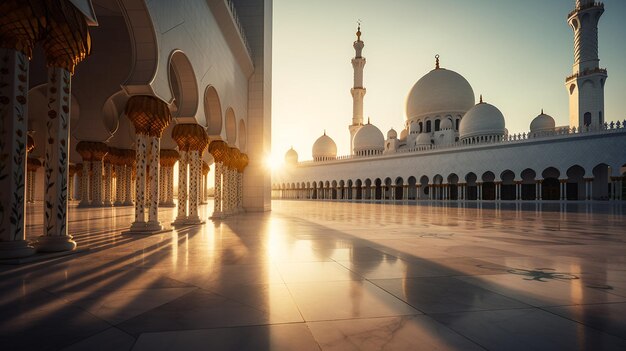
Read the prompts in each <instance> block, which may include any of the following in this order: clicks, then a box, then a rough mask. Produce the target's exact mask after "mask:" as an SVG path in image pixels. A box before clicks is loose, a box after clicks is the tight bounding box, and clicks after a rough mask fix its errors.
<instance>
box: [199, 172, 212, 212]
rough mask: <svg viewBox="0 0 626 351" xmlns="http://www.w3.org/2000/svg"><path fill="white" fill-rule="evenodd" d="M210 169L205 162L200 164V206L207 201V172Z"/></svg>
mask: <svg viewBox="0 0 626 351" xmlns="http://www.w3.org/2000/svg"><path fill="white" fill-rule="evenodd" d="M210 170H211V167H209V165H208V164H207V163H206V162H202V197H201V198H202V201H201V203H202V204H206V203H207V201H208V199H209V189H207V188H208V186H209V171H210Z"/></svg>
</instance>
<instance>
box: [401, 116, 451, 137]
mask: <svg viewBox="0 0 626 351" xmlns="http://www.w3.org/2000/svg"><path fill="white" fill-rule="evenodd" d="M447 119H449V120H450V121H452V124H453V128H454V130H455V131H458V130H459V127H460V125H461V115H457V116H455V117H453V116H452V115H446V116H445V117H443V118H442V117H441V116H437V117H435V118H431V117H426V118H424V120H422V119H421V118H420V119H417V120H414V121H411V122H410V123H409V132H410V133H411V134H414V133H431V132H438V131H440V130H441V121H443V120H447Z"/></svg>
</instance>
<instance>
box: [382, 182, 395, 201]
mask: <svg viewBox="0 0 626 351" xmlns="http://www.w3.org/2000/svg"><path fill="white" fill-rule="evenodd" d="M383 185H384V188H383V199H384V200H391V195H392V193H391V192H392V189H393V186H392V183H391V178H389V177H387V178H385V182H384V184H383Z"/></svg>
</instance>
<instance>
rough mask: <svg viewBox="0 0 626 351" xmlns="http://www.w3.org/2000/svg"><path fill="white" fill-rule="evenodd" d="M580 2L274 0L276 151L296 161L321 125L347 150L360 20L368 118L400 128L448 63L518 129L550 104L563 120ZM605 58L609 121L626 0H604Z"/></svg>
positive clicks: (620, 75)
mask: <svg viewBox="0 0 626 351" xmlns="http://www.w3.org/2000/svg"><path fill="white" fill-rule="evenodd" d="M574 3H575V1H574V0H524V1H522V0H471V1H470V0H436V1H434V0H386V1H383V0H360V1H356V0H316V1H309V0H274V17H273V22H274V28H273V43H272V45H273V67H272V70H273V72H272V74H273V76H272V89H273V92H272V155H273V157H274V159H276V158H279V159H282V157H283V155H284V153H285V152H286V151H287V150H288V149H289V147H290V146H292V145H293V147H294V149H296V151H297V152H298V154H299V158H300V160H309V159H311V147H312V145H313V143H314V142H315V140H316V139H317V138H318V137H319V136H320V135H322V133H323V132H324V129H326V132H327V134H328V135H329V136H330V137H332V138H333V139H334V140H335V142H336V143H337V147H338V154H339V155H346V154H349V147H350V146H349V145H350V134H349V132H348V125H349V124H350V123H351V118H352V97H351V95H350V88H351V87H352V65H351V63H350V60H351V58H352V57H354V49H353V48H352V43H353V41H354V40H355V39H356V36H355V32H356V22H357V20H358V19H361V21H362V23H363V24H362V26H361V31H362V32H363V34H362V40H363V41H364V42H365V48H364V50H363V56H364V57H366V59H367V64H366V65H365V73H364V85H365V88H366V89H367V94H366V95H365V101H364V116H365V118H367V117H368V116H369V117H371V120H372V123H373V124H375V125H376V126H378V128H380V130H381V131H382V132H383V134H385V135H386V134H387V131H388V130H389V128H391V127H393V128H394V129H396V130H397V131H398V133H399V132H400V130H401V129H402V128H403V123H404V120H405V116H404V101H405V98H406V95H407V94H408V92H409V90H410V89H411V87H412V86H413V84H415V82H416V81H417V80H418V79H419V78H420V77H422V76H423V75H425V74H426V73H428V72H429V71H430V70H432V69H433V68H434V64H435V59H434V56H435V54H439V55H440V56H441V66H442V67H443V68H447V69H451V70H453V71H456V72H458V73H460V74H461V75H463V76H464V77H465V78H466V79H467V80H468V81H469V83H470V84H471V85H472V87H473V88H474V94H475V95H476V99H478V96H479V95H480V94H483V96H484V99H485V101H486V102H488V103H491V104H493V105H495V106H497V107H498V108H499V109H500V110H501V111H502V113H503V114H504V116H505V118H506V126H507V128H508V129H509V131H510V132H511V133H514V132H523V131H527V130H528V128H529V127H528V126H529V124H530V121H531V120H532V119H533V118H534V117H535V116H536V115H538V114H539V112H540V110H541V109H542V108H543V109H544V110H545V112H546V113H547V114H550V115H552V116H553V117H554V118H555V120H556V123H557V125H567V124H568V120H569V119H568V98H567V93H566V90H565V86H564V83H565V77H566V76H568V75H570V74H571V73H572V65H573V34H572V30H571V29H570V28H569V26H568V25H567V21H566V16H567V14H568V13H569V12H570V11H571V10H572V9H573V8H574ZM604 4H605V12H604V15H603V16H602V19H601V21H600V25H599V31H600V35H599V42H600V65H601V67H605V68H607V69H608V75H609V77H608V79H607V83H606V86H605V116H606V120H607V121H611V120H618V119H620V120H623V119H624V118H626V0H604Z"/></svg>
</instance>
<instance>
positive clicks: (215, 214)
mask: <svg viewBox="0 0 626 351" xmlns="http://www.w3.org/2000/svg"><path fill="white" fill-rule="evenodd" d="M224 218H226V213H224V212H221V211H219V212H217V211H214V212H213V214H212V215H211V217H209V219H211V220H214V221H215V220H221V219H224Z"/></svg>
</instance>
